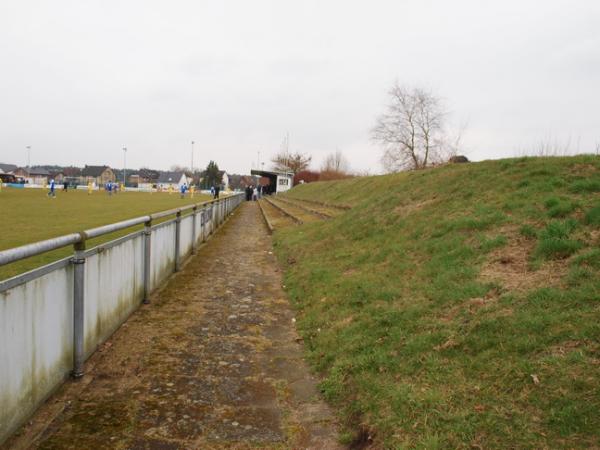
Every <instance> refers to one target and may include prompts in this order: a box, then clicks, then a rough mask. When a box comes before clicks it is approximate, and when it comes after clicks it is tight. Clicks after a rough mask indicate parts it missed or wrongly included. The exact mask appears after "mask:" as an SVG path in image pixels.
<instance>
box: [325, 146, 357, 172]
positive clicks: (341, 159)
mask: <svg viewBox="0 0 600 450" xmlns="http://www.w3.org/2000/svg"><path fill="white" fill-rule="evenodd" d="M321 171H323V172H339V173H346V172H349V171H350V164H349V163H348V159H347V158H346V157H345V156H344V154H343V153H342V152H341V151H339V150H336V151H335V153H330V154H329V155H327V157H326V158H325V161H323V165H322V166H321Z"/></svg>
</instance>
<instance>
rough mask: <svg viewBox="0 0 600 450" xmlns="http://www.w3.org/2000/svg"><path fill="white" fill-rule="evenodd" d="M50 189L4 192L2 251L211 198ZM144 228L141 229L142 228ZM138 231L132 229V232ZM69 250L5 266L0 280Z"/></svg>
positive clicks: (0, 204)
mask: <svg viewBox="0 0 600 450" xmlns="http://www.w3.org/2000/svg"><path fill="white" fill-rule="evenodd" d="M47 192H48V191H47V190H46V189H13V188H7V187H4V188H2V191H0V211H1V212H2V219H1V222H0V250H6V249H8V248H12V247H17V246H19V245H24V244H29V243H32V242H36V241H40V240H43V239H49V238H53V237H57V236H62V235H64V234H68V233H73V232H77V231H83V230H86V229H89V228H94V227H97V226H100V225H106V224H109V223H113V222H118V221H121V220H125V219H131V218H134V217H139V216H143V215H145V214H150V213H154V212H159V211H164V210H167V209H172V208H177V207H178V206H183V205H188V204H191V203H199V202H203V201H207V200H210V196H209V195H205V194H195V195H194V198H193V199H192V198H190V194H189V193H188V194H187V195H186V196H185V198H183V199H182V198H180V196H179V193H178V192H173V193H172V194H169V193H167V192H154V193H149V192H120V193H118V194H113V195H112V196H109V195H108V194H107V193H106V192H104V191H94V192H93V193H92V194H90V195H88V193H87V190H69V191H68V192H63V191H62V190H60V189H57V191H56V197H55V198H51V197H48V196H47ZM138 228H139V227H138ZM133 229H135V228H132V230H133ZM130 232H131V230H126V231H123V232H120V233H115V234H112V235H110V236H104V237H103V238H99V239H95V240H92V241H91V242H90V244H91V245H95V244H98V243H100V242H105V241H107V240H110V239H114V238H115V237H117V236H122V235H125V234H127V233H130ZM72 252H73V249H72V248H65V249H61V250H57V251H53V252H49V253H46V254H44V255H39V256H36V257H33V258H29V259H27V260H23V261H19V262H16V263H14V264H9V265H8V266H4V267H0V280H3V279H5V278H9V277H11V276H14V275H17V274H19V273H22V272H24V271H26V270H30V269H32V268H34V267H38V266H40V265H43V264H47V263H49V262H51V261H55V260H56V259H58V258H62V257H65V256H68V255H70V254H72Z"/></svg>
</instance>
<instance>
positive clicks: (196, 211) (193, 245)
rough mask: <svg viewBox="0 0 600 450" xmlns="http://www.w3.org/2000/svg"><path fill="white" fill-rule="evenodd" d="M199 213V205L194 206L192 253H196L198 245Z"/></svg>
mask: <svg viewBox="0 0 600 450" xmlns="http://www.w3.org/2000/svg"><path fill="white" fill-rule="evenodd" d="M197 214H198V207H197V206H194V208H193V209H192V255H195V254H196V248H197V247H198V245H197V242H196V241H197V239H198V236H196V215H197Z"/></svg>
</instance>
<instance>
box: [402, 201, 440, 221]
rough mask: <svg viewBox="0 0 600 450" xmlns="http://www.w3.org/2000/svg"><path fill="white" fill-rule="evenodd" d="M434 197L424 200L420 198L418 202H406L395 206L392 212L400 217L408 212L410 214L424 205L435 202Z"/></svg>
mask: <svg viewBox="0 0 600 450" xmlns="http://www.w3.org/2000/svg"><path fill="white" fill-rule="evenodd" d="M436 202H437V200H436V197H432V198H429V199H426V200H422V201H420V202H414V203H408V204H404V205H400V206H396V207H395V208H394V213H395V214H398V215H399V216H400V217H406V216H408V215H409V214H412V213H414V212H416V211H419V210H421V209H423V208H424V207H425V206H429V205H432V204H434V203H436Z"/></svg>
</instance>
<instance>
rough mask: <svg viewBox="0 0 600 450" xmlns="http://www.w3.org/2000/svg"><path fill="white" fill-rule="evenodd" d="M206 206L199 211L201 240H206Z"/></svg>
mask: <svg viewBox="0 0 600 450" xmlns="http://www.w3.org/2000/svg"><path fill="white" fill-rule="evenodd" d="M205 228H206V208H202V211H200V234H201V236H202V242H206V229H205Z"/></svg>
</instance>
